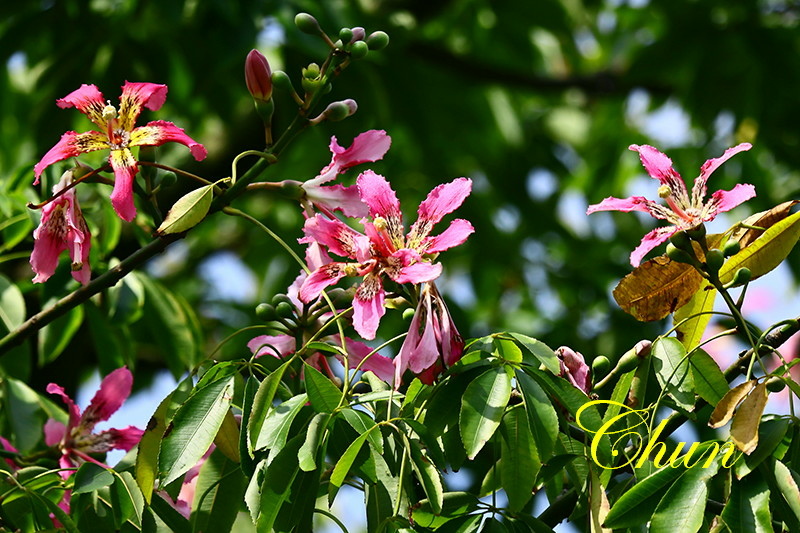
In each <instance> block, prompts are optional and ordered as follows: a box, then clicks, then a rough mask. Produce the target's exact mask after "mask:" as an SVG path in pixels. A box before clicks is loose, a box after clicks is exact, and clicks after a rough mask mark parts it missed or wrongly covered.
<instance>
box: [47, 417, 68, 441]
mask: <svg viewBox="0 0 800 533" xmlns="http://www.w3.org/2000/svg"><path fill="white" fill-rule="evenodd" d="M66 434H67V426H65V425H64V424H62V423H61V422H59V421H58V420H55V419H54V418H50V419H48V420H47V422H45V424H44V443H45V445H46V446H56V445H57V444H60V443H61V441H62V440H64V436H66Z"/></svg>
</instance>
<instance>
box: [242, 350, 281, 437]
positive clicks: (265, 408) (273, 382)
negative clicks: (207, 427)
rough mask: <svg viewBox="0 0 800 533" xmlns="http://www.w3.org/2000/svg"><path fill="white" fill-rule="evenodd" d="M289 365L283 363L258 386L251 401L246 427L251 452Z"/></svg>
mask: <svg viewBox="0 0 800 533" xmlns="http://www.w3.org/2000/svg"><path fill="white" fill-rule="evenodd" d="M289 363H290V361H286V362H285V363H283V364H282V365H281V366H279V367H278V368H277V369H276V370H275V372H273V373H272V374H270V375H268V376H267V377H266V378H265V379H264V381H262V382H261V384H260V385H259V386H258V390H257V391H256V395H255V398H254V399H253V408H252V410H251V411H250V420H249V423H248V425H247V432H248V436H249V438H248V443H249V447H250V451H251V452H252V450H253V448H254V446H255V442H256V439H257V438H258V436H259V435H260V434H261V428H262V427H263V425H264V420H266V418H267V415H268V414H269V411H270V409H272V401H273V400H274V399H275V393H277V392H278V387H280V385H281V379H283V373H284V372H286V369H287V368H288V367H289Z"/></svg>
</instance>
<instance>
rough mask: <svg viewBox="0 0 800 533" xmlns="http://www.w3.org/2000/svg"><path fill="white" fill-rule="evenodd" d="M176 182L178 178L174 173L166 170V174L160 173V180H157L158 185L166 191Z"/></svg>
mask: <svg viewBox="0 0 800 533" xmlns="http://www.w3.org/2000/svg"><path fill="white" fill-rule="evenodd" d="M177 182H178V176H176V175H175V173H174V172H172V171H171V170H168V171H167V172H162V173H161V179H160V180H159V182H158V184H159V186H161V188H162V189H168V188H170V187H172V186H173V185H175V184H176V183H177Z"/></svg>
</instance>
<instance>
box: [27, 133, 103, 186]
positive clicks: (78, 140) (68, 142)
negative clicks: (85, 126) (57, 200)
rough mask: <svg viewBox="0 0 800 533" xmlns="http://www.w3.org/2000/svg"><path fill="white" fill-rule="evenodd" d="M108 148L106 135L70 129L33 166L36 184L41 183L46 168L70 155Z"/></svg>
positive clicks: (74, 155)
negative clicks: (40, 178) (77, 131)
mask: <svg viewBox="0 0 800 533" xmlns="http://www.w3.org/2000/svg"><path fill="white" fill-rule="evenodd" d="M107 148H108V141H107V140H106V136H105V135H103V134H102V133H99V132H96V131H88V132H86V133H76V132H74V131H68V132H66V133H65V134H64V135H62V136H61V139H59V141H58V142H57V143H56V144H55V146H53V147H52V148H50V150H48V151H47V153H46V154H44V157H42V159H41V160H39V162H38V163H36V165H34V167H33V173H34V176H36V180H35V181H34V182H33V184H34V185H38V184H39V177H40V176H41V175H42V172H44V169H46V168H47V167H49V166H50V165H52V164H53V163H58V162H59V161H63V160H65V159H69V158H70V157H76V156H78V155H80V154H83V153H86V152H93V151H95V150H103V149H107Z"/></svg>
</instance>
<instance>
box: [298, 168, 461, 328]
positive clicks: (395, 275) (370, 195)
mask: <svg viewBox="0 0 800 533" xmlns="http://www.w3.org/2000/svg"><path fill="white" fill-rule="evenodd" d="M357 185H358V191H359V195H360V197H361V200H362V201H363V202H364V203H365V204H366V205H367V206H368V207H369V217H370V218H371V219H372V220H369V219H368V218H367V217H365V218H362V219H361V223H362V224H363V225H364V230H365V233H366V235H363V234H361V233H358V232H357V231H355V230H353V229H352V228H350V227H349V226H347V225H346V224H344V223H343V222H341V221H340V220H338V219H329V218H326V217H323V216H321V215H316V216H315V217H313V218H309V219H308V220H306V223H305V226H304V228H303V231H304V232H305V234H306V237H304V238H303V239H301V240H300V241H301V242H308V243H312V242H317V243H319V244H321V245H323V246H325V247H327V248H328V250H329V251H331V252H332V253H334V254H336V255H338V256H341V257H346V258H349V259H353V260H355V261H356V262H355V263H349V262H348V263H345V262H331V263H328V264H326V265H322V266H321V267H319V268H317V269H316V270H314V271H313V272H312V273H311V275H310V276H309V277H308V278H307V279H306V280H305V281H304V282H303V285H302V286H301V287H300V300H301V301H303V302H309V301H311V300H313V299H314V298H316V297H317V296H319V294H320V292H322V290H324V289H325V288H326V287H328V286H330V285H333V284H335V283H336V282H337V281H339V280H340V279H341V278H343V277H344V276H363V277H364V279H363V281H362V282H361V283H360V284H359V286H358V288H357V289H356V294H355V297H354V298H353V325H354V326H355V329H356V331H357V332H358V333H359V335H361V336H362V337H364V338H365V339H374V338H375V333H376V331H377V329H378V324H379V322H380V319H381V317H382V316H383V314H384V312H385V309H384V307H383V303H384V297H385V291H384V288H383V278H384V277H388V278H389V279H391V280H392V281H395V282H396V283H424V282H426V281H432V280H434V279H436V278H437V277H438V276H439V274H440V273H441V271H442V266H441V265H439V264H434V263H433V258H434V256H435V254H437V253H438V252H441V251H443V250H447V249H448V248H451V247H453V246H457V245H459V244H462V243H463V242H464V241H465V240H466V239H467V237H469V235H470V234H472V232H473V231H474V229H473V227H472V224H470V223H469V222H468V221H466V220H463V219H456V220H454V221H452V222H451V223H450V226H449V227H448V228H447V229H446V230H445V231H443V232H442V233H441V234H439V235H436V236H433V237H430V236H429V234H430V232H431V230H432V229H433V226H434V225H435V224H436V223H437V222H439V221H441V220H442V218H443V217H444V216H445V215H447V214H449V213H451V212H453V211H455V210H456V209H457V208H458V207H459V206H460V205H461V204H462V202H463V201H464V200H465V199H466V197H467V196H468V195H469V193H470V191H471V189H472V181H471V180H469V179H467V178H458V179H456V180H453V181H452V182H450V183H446V184H444V185H439V186H438V187H436V188H435V189H433V190H432V191H431V192H430V194H428V197H427V198H426V199H425V200H424V201H423V202H422V203H421V204H420V206H419V210H418V215H419V216H418V218H417V221H416V222H415V223H414V224H413V225H412V226H411V229H410V231H409V232H408V235H404V231H405V230H404V228H403V221H402V215H401V212H400V202H398V200H397V196H396V195H395V192H394V191H393V190H392V188H391V187H390V186H389V184H388V183H387V181H386V180H385V179H384V178H383V176H379V175H377V174H375V173H374V172H372V171H371V170H367V171H365V172H364V173H362V174H361V175H360V176H359V177H358V182H357Z"/></svg>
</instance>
